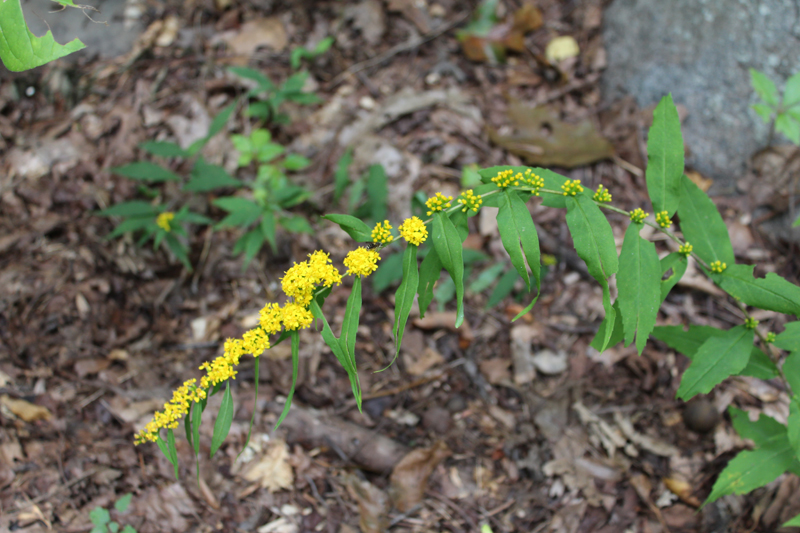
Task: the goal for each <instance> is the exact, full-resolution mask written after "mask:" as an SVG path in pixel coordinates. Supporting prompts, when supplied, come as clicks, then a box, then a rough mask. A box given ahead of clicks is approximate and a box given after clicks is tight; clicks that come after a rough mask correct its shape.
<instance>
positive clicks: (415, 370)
mask: <svg viewBox="0 0 800 533" xmlns="http://www.w3.org/2000/svg"><path fill="white" fill-rule="evenodd" d="M403 359H404V361H405V364H406V371H407V372H408V373H409V374H411V375H412V376H421V375H423V374H424V373H425V372H427V371H428V370H430V369H431V368H433V367H435V366H436V365H440V364H442V363H444V357H442V354H440V353H439V352H437V351H436V350H435V349H433V348H431V347H430V346H428V347H426V348H425V349H424V350H423V351H422V353H413V354H412V353H410V352H404V353H403Z"/></svg>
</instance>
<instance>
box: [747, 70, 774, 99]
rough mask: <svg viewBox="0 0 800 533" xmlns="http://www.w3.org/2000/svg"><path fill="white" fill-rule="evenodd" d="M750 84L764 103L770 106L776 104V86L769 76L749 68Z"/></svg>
mask: <svg viewBox="0 0 800 533" xmlns="http://www.w3.org/2000/svg"><path fill="white" fill-rule="evenodd" d="M750 84H751V85H752V86H753V89H754V90H755V91H756V94H758V96H759V97H760V98H761V99H762V100H763V101H764V102H765V103H766V104H769V105H770V106H772V107H777V106H778V102H779V100H778V88H777V87H775V82H773V81H772V80H771V79H769V77H768V76H767V75H766V74H764V73H763V72H760V71H758V70H756V69H754V68H751V69H750Z"/></svg>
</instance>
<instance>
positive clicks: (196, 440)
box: [192, 402, 206, 458]
mask: <svg viewBox="0 0 800 533" xmlns="http://www.w3.org/2000/svg"><path fill="white" fill-rule="evenodd" d="M205 409H206V404H205V402H200V403H195V404H194V408H192V448H193V449H194V455H195V458H197V455H198V454H199V453H200V424H202V423H203V411H205Z"/></svg>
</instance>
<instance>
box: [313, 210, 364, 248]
mask: <svg viewBox="0 0 800 533" xmlns="http://www.w3.org/2000/svg"><path fill="white" fill-rule="evenodd" d="M322 218H324V219H325V220H330V221H331V222H333V223H334V224H338V225H339V227H340V228H342V229H343V230H344V231H346V232H347V234H348V235H350V236H351V237H352V238H353V240H354V241H356V242H372V228H370V227H369V226H367V225H366V224H365V223H364V222H362V221H361V219H358V218H356V217H354V216H351V215H340V214H333V215H324V216H323V217H322Z"/></svg>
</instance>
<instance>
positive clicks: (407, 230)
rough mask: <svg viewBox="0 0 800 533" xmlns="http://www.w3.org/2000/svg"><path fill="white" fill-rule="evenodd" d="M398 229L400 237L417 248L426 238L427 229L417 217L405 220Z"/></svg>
mask: <svg viewBox="0 0 800 533" xmlns="http://www.w3.org/2000/svg"><path fill="white" fill-rule="evenodd" d="M399 229H400V235H401V236H402V237H403V238H404V239H405V240H406V241H408V242H409V243H410V244H413V245H414V246H419V245H420V244H422V243H423V242H425V239H427V238H428V229H427V228H426V227H425V223H424V222H423V221H422V220H421V219H420V218H419V217H411V218H407V219H406V220H405V222H403V223H402V224H401V225H400V228H399Z"/></svg>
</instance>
